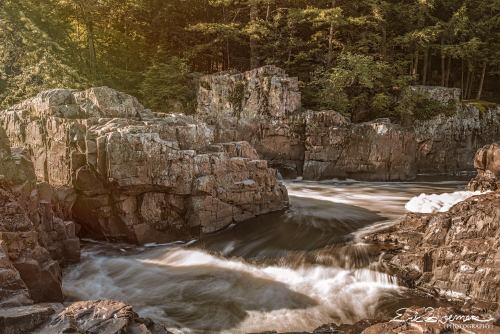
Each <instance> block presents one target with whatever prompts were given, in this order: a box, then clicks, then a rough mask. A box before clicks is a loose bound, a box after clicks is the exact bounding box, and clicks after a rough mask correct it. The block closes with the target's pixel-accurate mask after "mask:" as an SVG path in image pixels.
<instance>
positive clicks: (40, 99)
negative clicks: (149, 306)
mask: <svg viewBox="0 0 500 334" xmlns="http://www.w3.org/2000/svg"><path fill="white" fill-rule="evenodd" d="M0 125H1V126H2V127H3V128H4V129H5V130H6V133H7V136H8V138H9V139H10V141H11V144H12V145H13V146H15V147H22V148H24V149H25V150H26V152H27V154H28V156H29V157H30V159H31V160H32V161H33V164H34V168H35V174H36V177H37V179H38V180H39V181H44V182H46V183H47V184H49V185H50V186H51V187H53V188H56V190H57V191H56V192H55V193H56V194H57V197H58V199H59V201H58V202H60V203H64V205H63V211H66V212H70V214H71V215H72V216H73V217H74V219H75V220H76V221H77V222H78V223H79V224H81V225H82V228H83V231H84V232H86V233H87V234H88V235H91V236H96V237H105V238H108V239H119V240H128V241H132V242H139V243H145V242H165V241H171V240H179V239H189V238H192V237H198V236H199V234H200V233H208V232H213V231H216V230H218V229H221V228H223V227H225V226H227V225H229V224H231V223H233V222H238V221H241V220H244V219H248V218H251V217H254V216H256V215H259V214H263V213H267V212H271V211H276V210H280V209H283V208H284V207H285V206H286V205H287V200H288V198H287V193H286V189H285V187H284V186H283V185H282V184H281V183H280V182H278V181H277V179H276V173H275V170H273V169H270V168H268V167H267V163H266V161H262V160H259V158H258V155H257V153H256V152H255V150H254V149H253V148H252V147H251V146H250V145H249V144H248V143H246V142H227V143H220V144H214V133H213V131H212V130H211V129H209V128H208V127H207V126H206V125H205V124H204V123H201V122H198V121H195V120H193V119H192V118H190V117H187V116H182V115H174V114H154V113H152V112H151V111H150V110H147V109H145V108H144V107H143V106H142V105H141V104H139V102H137V100H136V99H135V98H133V97H132V96H129V95H126V94H123V93H120V92H117V91H114V90H112V89H109V88H106V87H101V88H92V89H89V90H87V91H83V92H78V91H74V90H67V89H55V90H49V91H45V92H42V93H40V94H38V95H37V96H36V97H34V98H31V99H28V100H26V101H24V102H23V103H21V104H19V105H16V106H13V107H12V108H10V109H8V110H5V111H3V112H2V113H1V115H0Z"/></svg>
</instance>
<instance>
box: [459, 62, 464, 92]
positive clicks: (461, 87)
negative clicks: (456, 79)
mask: <svg viewBox="0 0 500 334" xmlns="http://www.w3.org/2000/svg"><path fill="white" fill-rule="evenodd" d="M460 89H461V90H462V99H463V100H465V87H464V59H463V58H462V78H461V80H460Z"/></svg>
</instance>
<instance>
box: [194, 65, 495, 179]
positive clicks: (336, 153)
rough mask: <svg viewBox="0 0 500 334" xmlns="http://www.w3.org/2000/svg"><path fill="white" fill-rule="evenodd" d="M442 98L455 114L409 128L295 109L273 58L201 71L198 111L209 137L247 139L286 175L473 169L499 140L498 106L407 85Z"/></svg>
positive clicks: (295, 93) (290, 82)
mask: <svg viewBox="0 0 500 334" xmlns="http://www.w3.org/2000/svg"><path fill="white" fill-rule="evenodd" d="M411 89H412V90H414V91H417V92H419V93H422V94H426V95H428V96H429V97H430V98H433V99H436V100H439V101H441V102H443V103H448V102H455V104H456V105H457V113H456V114H455V115H454V116H451V117H446V116H438V117H436V118H433V119H431V120H428V121H418V122H416V123H415V124H414V126H413V127H411V128H403V127H400V126H398V125H396V124H390V123H389V122H388V120H376V121H374V122H369V123H362V124H355V123H350V122H347V121H346V120H345V119H344V118H343V117H342V116H341V115H339V114H337V113H335V112H333V111H321V112H313V111H307V112H305V111H302V110H301V99H300V92H299V89H298V82H297V79H296V78H290V77H288V76H287V75H286V73H285V72H284V71H283V70H281V69H279V68H277V67H274V66H265V67H262V68H259V69H255V70H252V71H249V72H245V73H237V72H230V73H220V74H214V75H207V76H204V77H202V78H201V80H200V86H199V90H198V109H197V117H198V118H199V119H201V120H203V121H206V122H207V124H208V125H209V127H210V128H212V129H213V130H214V132H215V141H216V142H222V141H226V140H232V141H237V140H246V141H249V142H251V143H252V145H253V146H254V147H255V148H256V150H257V152H258V153H259V154H260V155H261V156H262V157H263V158H264V159H266V160H268V161H269V162H270V164H271V165H272V166H273V167H276V168H277V169H279V171H280V172H281V174H282V175H283V176H284V177H286V178H295V177H297V176H303V177H304V178H305V179H328V178H356V179H361V180H382V181H387V180H409V179H413V178H415V176H416V174H417V173H457V172H461V171H464V170H472V169H473V166H472V162H471V161H472V157H473V156H474V154H475V152H476V150H477V149H479V148H480V147H481V146H483V145H485V144H487V143H489V142H491V141H492V140H500V108H498V107H497V108H489V109H486V108H485V110H482V109H481V108H479V107H477V106H474V105H462V104H460V103H459V98H460V90H459V89H450V88H445V87H428V86H415V87H412V88H411Z"/></svg>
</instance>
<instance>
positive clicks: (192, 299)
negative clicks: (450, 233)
mask: <svg viewBox="0 0 500 334" xmlns="http://www.w3.org/2000/svg"><path fill="white" fill-rule="evenodd" d="M463 185H464V183H463V182H454V181H450V182H419V183H417V182H413V183H368V182H333V181H331V182H298V181H295V182H288V183H287V187H288V189H289V194H290V197H291V208H290V210H288V211H287V212H284V213H275V214H271V215H267V216H262V217H258V218H256V219H253V220H251V221H248V222H245V223H242V224H238V225H237V226H234V227H232V228H230V229H227V230H225V231H221V232H219V233H216V234H214V235H210V236H207V237H204V238H202V240H199V241H196V242H192V243H190V244H189V245H179V244H172V245H162V246H157V247H152V248H148V247H135V246H131V245H110V244H106V243H98V242H90V243H88V244H87V245H86V247H85V249H84V252H83V258H82V261H81V263H80V264H78V265H75V266H73V267H70V268H68V269H67V271H66V273H65V276H64V290H65V293H66V294H67V296H69V297H70V298H75V299H98V298H110V299H117V300H123V301H125V302H128V303H130V304H132V305H133V306H134V309H135V310H136V311H137V312H138V313H139V314H140V315H141V316H144V317H150V318H152V319H154V320H156V321H161V322H163V323H165V324H166V325H167V326H168V327H169V328H171V329H173V330H176V331H178V332H182V333H249V332H259V331H266V330H277V331H288V332H290V331H304V330H309V331H310V330H313V329H314V328H316V327H318V326H320V325H322V324H325V323H331V322H336V323H353V322H355V321H358V320H360V319H364V318H377V317H382V316H387V315H392V314H393V312H394V310H395V309H398V308H399V307H404V306H410V305H415V304H417V305H422V304H425V303H428V304H429V305H431V304H432V303H434V301H433V300H421V299H418V298H419V297H416V296H414V295H411V294H410V293H409V292H408V291H406V290H404V289H402V288H400V287H398V286H397V285H396V284H395V283H394V282H393V281H392V279H391V278H390V277H388V276H387V275H385V274H382V273H379V272H377V271H375V270H374V269H375V268H376V266H375V262H376V258H373V254H372V250H371V248H370V247H369V246H367V245H363V244H361V243H359V241H358V240H357V239H356V238H355V237H356V235H357V233H360V231H366V230H370V229H371V228H372V227H373V226H377V225H380V224H384V223H387V222H389V221H391V220H392V219H394V218H396V217H398V216H400V215H401V214H403V213H404V212H405V208H404V206H405V204H406V203H407V202H408V201H409V200H410V198H412V197H414V196H417V195H419V194H420V193H426V192H427V193H445V192H453V191H455V190H458V189H463Z"/></svg>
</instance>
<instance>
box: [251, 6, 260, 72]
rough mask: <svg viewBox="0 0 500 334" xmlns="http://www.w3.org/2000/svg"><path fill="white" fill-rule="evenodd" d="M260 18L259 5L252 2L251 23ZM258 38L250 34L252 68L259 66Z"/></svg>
mask: <svg viewBox="0 0 500 334" xmlns="http://www.w3.org/2000/svg"><path fill="white" fill-rule="evenodd" d="M258 18H259V7H258V6H257V4H256V3H251V4H250V23H254V22H255V21H257V19H258ZM257 52H258V51H257V40H256V39H255V37H253V36H250V68H251V69H254V68H257V67H259V56H258V54H257Z"/></svg>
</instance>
